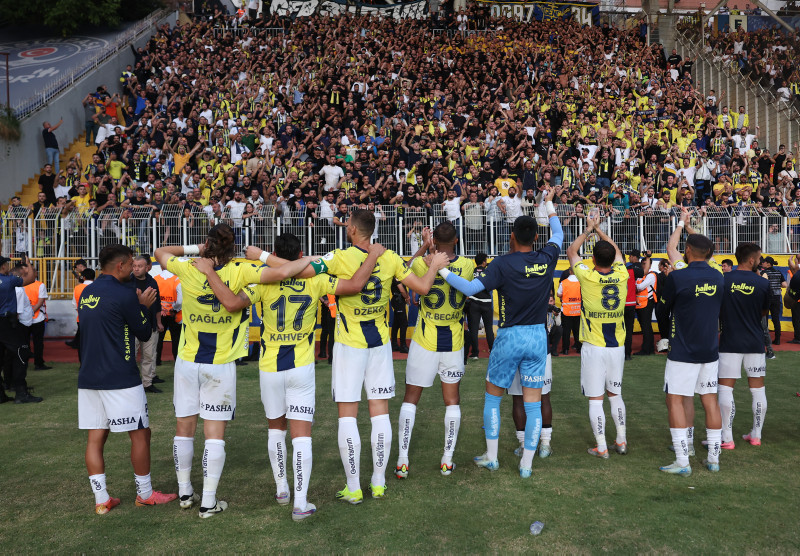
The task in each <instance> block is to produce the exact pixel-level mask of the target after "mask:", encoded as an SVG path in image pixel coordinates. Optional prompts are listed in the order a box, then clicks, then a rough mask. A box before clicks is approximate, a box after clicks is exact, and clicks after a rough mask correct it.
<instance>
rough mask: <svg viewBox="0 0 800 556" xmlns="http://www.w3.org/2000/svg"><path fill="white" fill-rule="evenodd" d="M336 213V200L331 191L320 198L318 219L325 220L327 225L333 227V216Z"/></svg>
mask: <svg viewBox="0 0 800 556" xmlns="http://www.w3.org/2000/svg"><path fill="white" fill-rule="evenodd" d="M335 212H336V200H335V199H334V195H333V192H332V191H329V192H327V193H326V194H325V196H324V197H323V198H322V202H321V203H320V204H319V217H320V218H321V219H322V220H327V221H328V224H331V225H333V215H334V213H335Z"/></svg>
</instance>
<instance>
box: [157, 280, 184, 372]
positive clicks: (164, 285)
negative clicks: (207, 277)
mask: <svg viewBox="0 0 800 556" xmlns="http://www.w3.org/2000/svg"><path fill="white" fill-rule="evenodd" d="M155 280H156V283H157V284H158V293H159V296H160V297H161V324H162V325H163V326H164V330H163V331H161V332H159V333H158V347H157V348H156V366H158V365H161V352H162V351H163V349H164V337H165V336H166V335H167V330H169V337H170V342H171V344H172V345H171V347H172V360H173V361H176V360H177V359H178V345H179V344H180V341H181V323H182V322H183V315H182V313H181V304H182V302H183V299H182V297H183V296H182V295H181V280H180V278H178V277H177V276H175V275H174V274H173V273H171V272H169V271H167V270H162V271H161V272H160V273H159V274H156V276H155ZM153 382H155V380H154V381H153Z"/></svg>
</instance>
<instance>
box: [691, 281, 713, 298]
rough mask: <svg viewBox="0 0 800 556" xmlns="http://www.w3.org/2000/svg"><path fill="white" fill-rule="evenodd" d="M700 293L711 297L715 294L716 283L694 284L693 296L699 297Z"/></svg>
mask: <svg viewBox="0 0 800 556" xmlns="http://www.w3.org/2000/svg"><path fill="white" fill-rule="evenodd" d="M700 294H703V295H707V296H708V297H713V296H715V295H716V294H717V285H716V284H703V285H702V286H699V285H697V286H695V287H694V296H695V297H700Z"/></svg>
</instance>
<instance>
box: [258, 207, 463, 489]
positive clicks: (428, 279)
mask: <svg viewBox="0 0 800 556" xmlns="http://www.w3.org/2000/svg"><path fill="white" fill-rule="evenodd" d="M346 230H347V239H348V240H349V241H350V242H351V243H352V244H353V245H352V247H349V248H347V249H337V250H335V251H332V252H330V253H328V254H327V255H325V256H324V257H322V258H319V259H317V260H316V261H314V262H313V263H312V264H311V267H312V268H307V269H306V270H304V271H303V272H302V273H301V274H299V275H298V276H299V277H301V278H309V277H311V276H313V275H314V274H315V273H317V274H319V273H322V272H328V273H329V274H333V275H335V276H338V277H340V278H350V277H352V276H353V275H354V274H355V273H356V271H357V270H358V268H359V267H360V266H361V265H362V264H363V262H364V260H365V259H366V258H367V250H368V248H369V245H370V237H372V233H373V232H374V230H375V215H374V214H373V213H372V212H370V211H367V210H363V209H358V210H354V211H353V212H351V213H350V219H349V220H348V221H347V228H346ZM248 254H249V251H248ZM284 263H285V261H284V260H283V259H280V258H278V257H269V258H268V259H267V261H266V264H268V265H281V264H284ZM448 263H449V260H448V258H447V255H445V254H444V253H438V254H436V255H434V256H433V257H432V259H431V264H430V269H429V270H428V272H427V273H426V274H425V276H423V277H422V278H420V277H419V276H417V275H416V274H414V273H413V272H411V271H410V270H409V269H408V268H407V267H406V265H405V263H404V262H403V259H401V258H400V257H399V256H398V255H397V254H396V253H395V252H393V251H386V252H385V253H384V254H383V255H381V257H380V258H379V259H378V263H377V264H376V265H375V268H374V270H373V271H372V275H371V276H370V278H369V280H368V281H367V284H366V286H364V288H363V289H362V290H361V292H360V293H358V294H355V295H347V296H341V297H339V299H338V303H337V304H338V309H339V311H338V314H337V316H336V344H335V345H334V348H333V373H332V374H333V376H332V380H331V388H332V391H333V399H334V401H335V402H336V403H337V405H338V409H339V435H338V438H339V454H340V455H341V458H342V465H343V466H344V471H345V475H346V476H347V486H346V487H345V488H344V489H343V490H341V491H339V492H338V493H337V494H336V497H337V498H339V499H341V500H343V501H345V502H349V503H351V504H360V503H361V502H362V501H363V498H364V496H363V493H362V491H361V486H360V483H359V475H360V470H359V467H360V463H359V462H360V459H361V439H360V437H359V434H358V425H357V424H356V417H357V416H358V404H359V402H360V401H361V388H362V386H363V388H364V390H366V393H367V400H368V404H369V414H370V417H371V422H372V434H371V440H372V482H371V483H370V489H371V491H372V497H373V498H382V497H383V496H384V495H385V492H386V465H387V462H388V460H389V452H390V449H391V444H392V427H391V423H390V422H389V399H390V398H392V397H394V390H395V382H394V367H393V364H392V348H391V345H390V344H389V328H388V326H387V323H386V316H387V311H386V310H387V308H388V306H389V300H390V298H391V283H392V279H393V278H396V279H397V280H398V281H399V282H401V283H402V284H403V285H404V286H406V287H409V288H411V289H413V290H414V291H415V292H417V293H419V294H420V295H425V294H427V293H428V291H429V290H430V289H431V286H432V285H433V280H434V278H435V277H436V273H437V272H438V271H439V269H441V268H445V267H446V266H447V264H448Z"/></svg>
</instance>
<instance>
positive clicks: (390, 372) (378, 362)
mask: <svg viewBox="0 0 800 556" xmlns="http://www.w3.org/2000/svg"><path fill="white" fill-rule="evenodd" d="M362 387H363V388H364V390H365V391H366V392H367V399H368V400H388V399H390V398H393V397H394V390H395V383H394V366H393V364H392V347H391V345H389V344H388V343H386V344H383V345H382V346H378V347H373V348H355V347H352V346H346V345H344V344H343V343H341V342H336V343H335V344H334V345H333V376H332V380H331V394H332V395H333V401H335V402H360V401H361V388H362Z"/></svg>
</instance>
